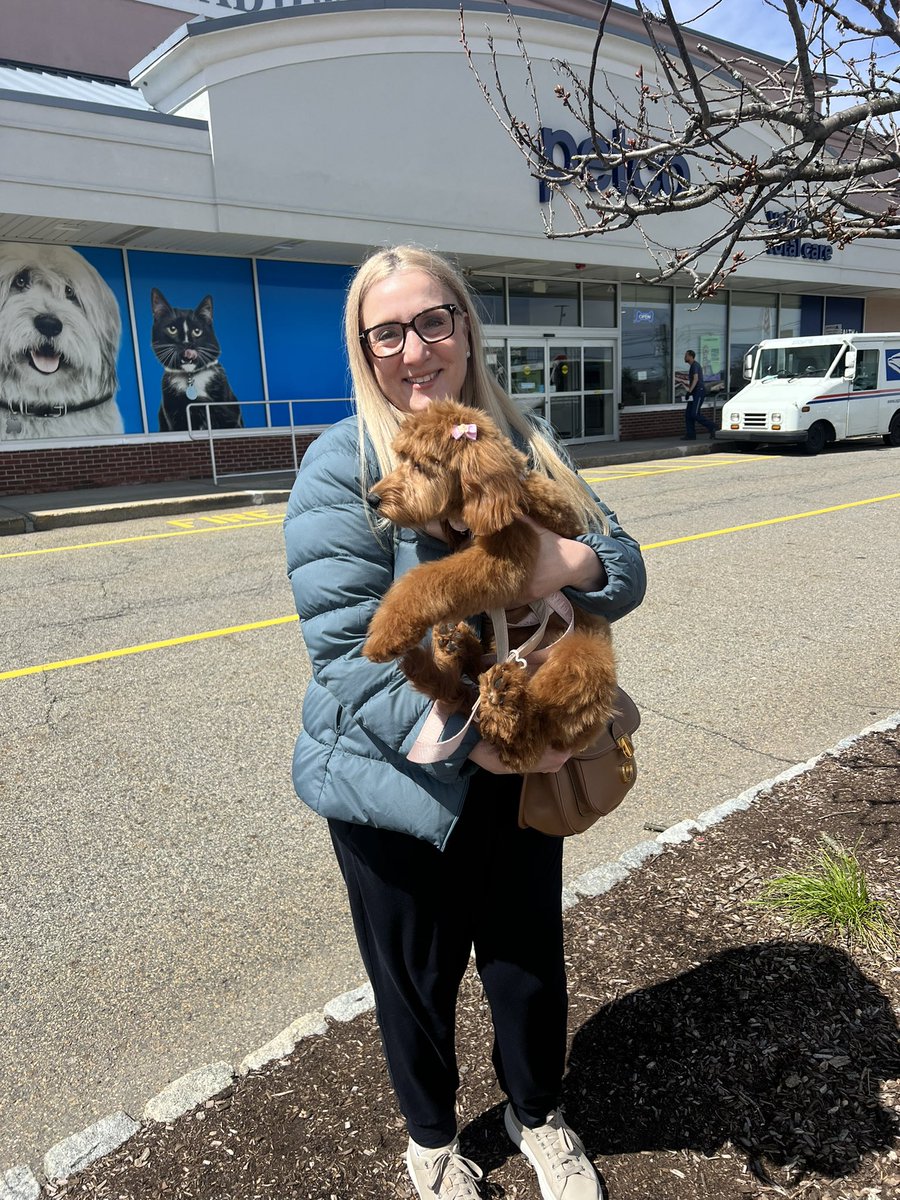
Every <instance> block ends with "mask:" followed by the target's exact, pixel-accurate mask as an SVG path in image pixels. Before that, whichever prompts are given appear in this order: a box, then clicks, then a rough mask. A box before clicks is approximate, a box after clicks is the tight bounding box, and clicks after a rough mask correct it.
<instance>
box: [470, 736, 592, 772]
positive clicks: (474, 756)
mask: <svg viewBox="0 0 900 1200" xmlns="http://www.w3.org/2000/svg"><path fill="white" fill-rule="evenodd" d="M571 757H572V753H571V751H570V750H551V749H549V748H548V749H546V750H545V751H544V753H543V754H542V755H541V757H540V758H539V759H538V761H537V762H536V763H535V765H534V766H533V767H532V768H531V770H532V772H536V773H538V774H541V775H554V774H555V773H556V772H557V771H558V770H559V769H560V767H561V766H562V765H563V763H565V762H567V761H568V760H569V759H570V758H571ZM469 758H471V760H472V762H473V763H477V764H478V766H479V767H483V768H484V769H485V771H490V773H491V774H492V775H515V774H516V772H515V771H511V770H510V769H509V767H507V766H506V764H505V763H503V762H501V760H500V755H499V754H498V753H497V751H496V750H495V749H494V747H493V746H492V745H491V744H490V742H485V741H481V742H476V744H475V745H474V746H473V747H472V749H471V751H470V752H469Z"/></svg>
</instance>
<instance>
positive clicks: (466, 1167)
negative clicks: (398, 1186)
mask: <svg viewBox="0 0 900 1200" xmlns="http://www.w3.org/2000/svg"><path fill="white" fill-rule="evenodd" d="M406 1166H407V1168H408V1170H409V1176H410V1179H412V1181H413V1184H414V1186H415V1189H416V1191H417V1192H418V1193H419V1196H420V1197H421V1200H481V1192H480V1191H479V1190H478V1183H477V1180H479V1179H481V1177H482V1171H481V1168H480V1167H479V1166H478V1165H477V1164H476V1163H473V1162H472V1160H471V1159H470V1158H463V1156H462V1155H461V1154H460V1152H459V1139H458V1138H455V1139H454V1140H453V1141H452V1142H451V1143H450V1145H449V1146H441V1147H440V1148H439V1149H437V1150H426V1149H425V1148H424V1147H422V1146H419V1145H417V1144H416V1143H415V1142H414V1141H413V1140H412V1138H410V1139H409V1148H408V1149H407V1151H406Z"/></svg>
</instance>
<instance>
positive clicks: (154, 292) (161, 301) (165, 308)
mask: <svg viewBox="0 0 900 1200" xmlns="http://www.w3.org/2000/svg"><path fill="white" fill-rule="evenodd" d="M150 307H151V309H152V310H153V319H154V321H155V320H156V319H157V318H158V317H160V316H162V314H163V313H164V312H172V311H173V309H172V305H171V304H170V303H169V302H168V300H167V299H166V298H165V296H164V295H163V294H162V292H161V291H160V290H159V288H151V289H150Z"/></svg>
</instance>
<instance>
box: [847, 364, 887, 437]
mask: <svg viewBox="0 0 900 1200" xmlns="http://www.w3.org/2000/svg"><path fill="white" fill-rule="evenodd" d="M880 354H881V351H880V349H872V350H862V349H859V350H857V352H856V372H855V374H854V376H853V383H852V386H851V389H850V392H849V394H848V396H847V436H848V437H855V436H857V435H859V434H863V433H877V432H878V406H879V399H880V397H879V394H878V359H879V356H880Z"/></svg>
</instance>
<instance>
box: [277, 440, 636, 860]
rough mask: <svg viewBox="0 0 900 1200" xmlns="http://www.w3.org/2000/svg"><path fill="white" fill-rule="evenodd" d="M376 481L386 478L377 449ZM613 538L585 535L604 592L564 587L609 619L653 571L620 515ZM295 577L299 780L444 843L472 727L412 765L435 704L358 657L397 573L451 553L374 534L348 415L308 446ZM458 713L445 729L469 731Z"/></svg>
mask: <svg viewBox="0 0 900 1200" xmlns="http://www.w3.org/2000/svg"><path fill="white" fill-rule="evenodd" d="M372 464H373V466H372V474H371V478H372V479H375V478H377V477H378V471H377V467H376V466H375V465H374V456H372ZM605 511H607V513H608V515H609V518H610V527H611V530H610V535H609V536H604V535H602V534H593V533H591V534H586V535H585V536H584V537H582V538H581V539H580V540H581V541H584V542H587V543H588V544H589V545H591V547H592V548H593V549H594V550H595V551H596V552H597V554H598V555H599V556H600V558H601V559H602V561H603V565H604V566H605V568H606V573H607V576H608V582H607V585H606V587H604V588H603V590H602V591H599V592H590V593H583V592H577V591H575V590H573V589H570V588H569V589H566V594H567V595H568V597H569V599H570V600H571V601H572V602H573V603H574V604H577V605H579V606H580V607H581V608H583V609H586V610H587V611H589V612H593V613H600V614H602V615H603V616H605V617H607V618H608V619H609V620H611V621H613V620H615V619H616V618H617V617H621V616H624V615H625V613H627V612H630V611H631V609H633V608H635V607H636V606H637V605H638V604H640V602H641V600H642V599H643V595H644V588H645V582H646V581H645V575H644V566H643V561H642V559H641V552H640V548H639V546H638V544H637V543H636V542H635V541H634V540H633V539H632V538H630V537H629V536H628V535H627V534H626V533H625V532H624V531H623V530H622V529H621V527H620V526H619V524H618V522H617V521H616V519H615V516H614V515H613V514H612V513H609V512H608V510H605ZM285 540H286V545H287V563H288V574H289V576H290V580H291V586H292V587H293V590H294V599H295V601H296V604H297V612H298V613H299V615H300V624H301V629H302V632H303V638H304V641H305V642H306V648H307V651H308V652H309V657H310V661H311V664H312V680H311V682H310V684H309V687H308V688H307V692H306V698H305V700H304V702H303V728H302V730H301V732H300V735H299V737H298V739H297V745H296V749H295V751H294V770H293V774H294V787H295V788H296V791H297V795H298V796H299V797H300V799H301V800H303V801H304V803H306V804H308V805H309V806H310V808H312V809H314V810H315V811H316V812H318V813H320V814H322V815H323V816H325V817H330V818H337V819H339V820H344V821H352V822H354V823H357V824H363V825H374V826H377V827H379V828H383V829H394V830H399V831H400V832H403V833H410V834H413V835H414V836H415V837H419V838H422V839H424V840H425V841H428V842H431V843H432V844H433V845H435V846H437V847H438V848H440V849H442V848H443V847H444V845H445V844H446V841H447V838H448V837H449V836H450V833H451V831H452V829H453V826H454V824H455V823H456V819H457V817H458V816H459V813H460V810H461V809H462V805H463V801H464V799H465V795H466V790H467V788H468V779H469V776H470V775H471V774H472V772H473V771H475V770H476V769H477V768H476V767H475V764H474V763H472V762H471V761H469V759H468V754H469V752H470V750H471V749H472V747H473V746H474V745H475V743H476V741H477V740H478V733H477V730H476V729H475V727H474V725H473V727H472V728H471V729H470V730H469V732H468V733H467V735H466V737H465V739H464V740H463V743H462V745H461V746H460V747H459V749H458V750H457V751H456V752H455V753H454V754H452V755H451V756H450V757H449V758H448V759H446V760H445V761H444V762H439V763H430V764H424V765H419V764H413V763H410V762H409V761H408V760H407V758H406V754H407V752H408V751H409V749H410V747H411V746H412V744H413V742H414V741H415V740H416V737H417V735H418V733H419V730H420V728H421V726H422V724H423V722H424V720H425V717H426V715H427V714H428V711H429V709H430V707H431V702H430V701H429V700H428V699H427V698H426V697H425V696H422V695H421V694H420V693H418V692H416V691H414V690H413V689H412V688H411V687H410V686H409V684H408V683H407V681H406V678H405V676H404V675H403V673H402V672H401V671H400V669H399V667H398V666H397V665H396V664H395V663H389V664H383V665H378V664H374V663H370V662H369V661H368V660H367V659H365V658H363V657H362V654H361V649H362V644H363V642H364V641H365V636H366V629H367V627H368V624H369V621H370V620H371V618H372V614H373V613H374V612H375V609H376V607H377V606H378V603H379V601H380V599H381V597H382V596H383V595H384V593H385V592H386V591H387V589H388V587H390V585H391V583H392V582H393V580H394V579H395V578H397V577H399V576H400V575H402V574H404V573H405V572H406V571H408V570H410V568H411V567H414V566H416V565H417V564H418V563H421V562H429V561H431V560H433V559H435V558H440V557H441V556H443V555H444V554H447V553H448V548H447V546H446V545H445V544H444V543H443V542H441V541H439V540H437V539H435V538H432V537H429V536H428V535H426V534H424V533H417V532H415V531H414V530H407V529H401V530H397V531H396V532H393V533H392V532H391V531H388V532H386V533H383V534H381V535H380V536H379V535H376V533H375V532H374V531H373V528H372V526H371V525H370V524H369V521H368V520H367V515H366V510H365V502H364V500H363V498H362V494H361V490H360V472H359V454H358V441H357V427H356V421H355V419H354V418H352V417H350V418H347V419H346V420H344V421H341V422H339V423H338V424H336V425H333V426H331V427H330V428H329V429H328V430H326V431H325V433H323V434H322V435H321V437H319V438H318V439H317V440H316V442H314V443H313V445H312V446H311V447H310V448H309V450H308V451H307V452H306V454H305V455H304V458H303V462H302V464H301V467H300V473H299V474H298V476H297V481H296V483H295V485H294V488H293V491H292V493H291V498H290V502H289V504H288V510H287V515H286V517H285ZM462 723H463V718H462V717H454V718H452V720H451V722H450V723H449V724H448V725H447V727H446V729H445V733H444V735H443V736H449V735H451V734H453V733H455V732H456V731H457V730H458V729H459V728H461V726H462Z"/></svg>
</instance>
